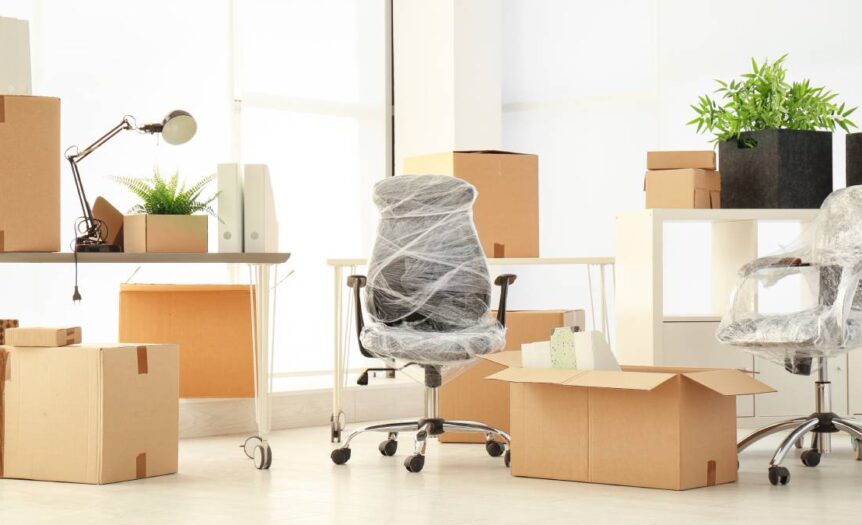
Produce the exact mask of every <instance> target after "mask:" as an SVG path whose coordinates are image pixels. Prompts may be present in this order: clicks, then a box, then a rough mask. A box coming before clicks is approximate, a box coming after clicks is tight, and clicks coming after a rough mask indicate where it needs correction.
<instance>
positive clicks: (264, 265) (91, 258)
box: [0, 252, 290, 469]
mask: <svg viewBox="0 0 862 525" xmlns="http://www.w3.org/2000/svg"><path fill="white" fill-rule="evenodd" d="M289 258H290V254H289V253H79V254H77V261H78V263H80V264H245V265H247V266H248V269H249V277H250V280H251V286H254V289H255V293H253V294H251V295H252V304H250V305H249V306H250V313H251V321H252V326H253V327H254V330H252V334H256V336H254V339H253V341H252V351H253V352H252V353H253V356H254V375H255V377H254V388H255V391H254V400H255V403H254V409H255V420H256V421H257V431H258V433H257V435H256V436H252V437H250V438H248V439H247V440H246V442H245V444H244V446H243V448H244V450H245V452H246V455H248V456H249V458H252V459H254V464H255V467H257V468H259V469H267V468H269V466H270V463H271V461H272V452H271V450H270V447H269V443H268V439H267V438H268V437H269V432H270V430H271V404H270V393H271V392H272V374H271V370H270V368H271V363H272V353H273V350H274V343H275V340H274V337H273V331H272V322H271V320H272V318H273V317H274V314H275V299H276V291H275V287H276V285H277V284H278V269H277V268H278V265H280V264H283V263H285V262H287V260H288V259H289ZM75 259H76V256H75V254H74V253H70V252H66V253H64V252H55V253H31V252H14V253H0V264H13V263H14V264H69V263H74V262H75ZM256 455H257V456H258V457H255V456H256Z"/></svg>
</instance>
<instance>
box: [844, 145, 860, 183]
mask: <svg viewBox="0 0 862 525" xmlns="http://www.w3.org/2000/svg"><path fill="white" fill-rule="evenodd" d="M845 140H846V142H845V144H846V149H845V150H844V155H845V157H844V158H845V161H846V164H845V166H844V169H845V172H846V175H845V181H846V183H847V186H856V185H858V184H862V133H848V134H847V138H846V139H845Z"/></svg>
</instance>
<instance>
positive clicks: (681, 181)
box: [644, 169, 721, 209]
mask: <svg viewBox="0 0 862 525" xmlns="http://www.w3.org/2000/svg"><path fill="white" fill-rule="evenodd" d="M644 191H645V192H646V207H647V208H707V209H709V208H713V209H715V208H721V175H720V174H719V172H717V171H711V170H701V169H678V170H656V171H647V172H646V177H644Z"/></svg>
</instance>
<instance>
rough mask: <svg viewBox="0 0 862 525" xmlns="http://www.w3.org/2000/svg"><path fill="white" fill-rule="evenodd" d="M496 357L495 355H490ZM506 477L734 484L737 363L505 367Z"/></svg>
mask: <svg viewBox="0 0 862 525" xmlns="http://www.w3.org/2000/svg"><path fill="white" fill-rule="evenodd" d="M488 357H489V358H490V359H499V357H500V356H495V355H492V356H488ZM488 379H490V380H495V381H501V382H503V383H508V384H509V387H510V389H511V392H510V404H511V431H510V434H511V436H512V448H511V454H512V456H511V470H512V475H513V476H523V477H530V478H546V479H558V480H567V481H586V482H591V483H607V484H612V485H628V486H633V487H651V488H661V489H672V490H684V489H691V488H697V487H706V486H711V485H720V484H722V483H732V482H734V481H736V475H737V462H736V396H737V395H740V394H762V393H766V392H774V391H775V390H774V389H772V388H770V387H768V386H766V385H765V384H763V383H761V382H760V381H757V380H756V379H753V378H752V377H750V376H748V375H746V374H744V373H743V372H740V371H738V370H724V369H706V368H661V367H626V366H624V367H622V371H620V372H611V371H599V370H561V369H535V368H518V367H509V368H506V369H505V370H502V371H500V372H497V373H495V374H492V375H490V376H489V377H488Z"/></svg>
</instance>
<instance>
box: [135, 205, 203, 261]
mask: <svg viewBox="0 0 862 525" xmlns="http://www.w3.org/2000/svg"><path fill="white" fill-rule="evenodd" d="M208 221H209V218H208V217H207V216H206V215H146V214H140V215H126V216H125V217H124V218H123V246H124V250H125V251H126V252H129V253H146V252H150V253H153V252H157V253H206V252H207V250H208V249H209V245H208V238H207V226H208V224H209V222H208Z"/></svg>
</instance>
